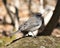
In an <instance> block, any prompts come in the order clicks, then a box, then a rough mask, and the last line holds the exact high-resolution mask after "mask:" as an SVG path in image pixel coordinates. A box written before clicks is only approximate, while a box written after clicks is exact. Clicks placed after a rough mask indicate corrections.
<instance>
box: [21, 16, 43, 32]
mask: <svg viewBox="0 0 60 48" xmlns="http://www.w3.org/2000/svg"><path fill="white" fill-rule="evenodd" d="M40 23H42V22H41V20H40V19H37V18H36V17H31V18H30V19H29V20H28V21H26V22H25V23H24V25H22V27H21V30H28V31H29V30H30V29H32V28H34V27H36V26H39V25H40Z"/></svg>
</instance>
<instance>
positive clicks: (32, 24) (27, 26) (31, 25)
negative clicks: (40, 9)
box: [15, 13, 43, 34]
mask: <svg viewBox="0 0 60 48" xmlns="http://www.w3.org/2000/svg"><path fill="white" fill-rule="evenodd" d="M41 16H42V15H41V14H40V13H37V14H33V16H31V17H30V18H29V19H28V20H27V21H26V22H25V23H24V24H23V25H21V26H20V28H19V30H18V31H17V32H19V31H21V32H22V33H23V34H24V32H23V31H27V32H32V33H33V31H36V30H38V29H39V28H40V27H41V26H42V20H43V19H42V17H41ZM17 32H15V33H17Z"/></svg>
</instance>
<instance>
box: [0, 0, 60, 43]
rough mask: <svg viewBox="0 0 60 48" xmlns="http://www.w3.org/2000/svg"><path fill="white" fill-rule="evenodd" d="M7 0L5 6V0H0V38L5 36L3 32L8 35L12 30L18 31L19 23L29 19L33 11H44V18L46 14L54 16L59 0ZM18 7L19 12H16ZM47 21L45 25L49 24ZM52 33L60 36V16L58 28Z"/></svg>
mask: <svg viewBox="0 0 60 48" xmlns="http://www.w3.org/2000/svg"><path fill="white" fill-rule="evenodd" d="M6 1H7V4H6V6H5V4H4V3H3V0H0V38H4V37H5V36H4V35H3V34H5V33H6V34H7V35H8V34H9V33H10V31H12V30H14V31H16V30H17V29H18V28H19V25H21V24H23V23H24V22H25V21H27V20H28V19H29V17H30V15H31V14H30V13H31V12H33V13H37V12H40V13H42V15H43V17H44V18H45V17H46V16H52V14H53V11H54V9H55V6H56V3H57V0H6ZM6 7H7V8H8V10H9V12H10V14H11V16H10V14H9V13H8V12H7V9H6ZM16 9H17V12H18V13H16ZM30 11H31V12H30ZM50 13H51V14H50ZM12 16H13V17H12ZM16 18H18V19H16ZM45 19H47V18H45ZM12 20H13V21H12ZM15 21H16V22H15ZM47 22H48V20H47V21H46V23H45V25H46V24H47ZM57 28H58V29H57ZM56 32H57V33H56ZM52 35H53V36H56V37H60V18H59V19H58V24H57V26H56V28H55V29H54V30H53V32H52ZM8 42H9V41H8Z"/></svg>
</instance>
